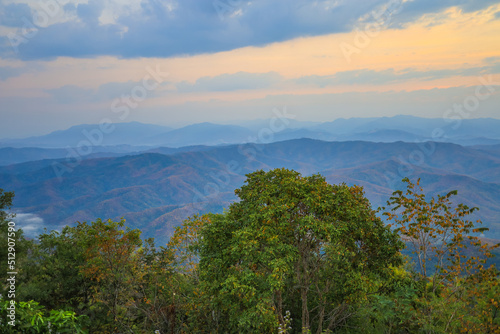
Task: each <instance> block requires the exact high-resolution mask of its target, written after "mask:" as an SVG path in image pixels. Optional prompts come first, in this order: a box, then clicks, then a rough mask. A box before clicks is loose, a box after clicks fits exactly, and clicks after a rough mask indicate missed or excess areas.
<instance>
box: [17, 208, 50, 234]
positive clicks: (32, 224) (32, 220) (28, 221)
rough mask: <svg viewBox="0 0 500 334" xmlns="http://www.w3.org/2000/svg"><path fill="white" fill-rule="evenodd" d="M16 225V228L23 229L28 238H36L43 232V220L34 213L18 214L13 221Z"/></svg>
mask: <svg viewBox="0 0 500 334" xmlns="http://www.w3.org/2000/svg"><path fill="white" fill-rule="evenodd" d="M12 220H13V221H14V222H15V223H16V228H21V229H22V230H23V232H24V234H25V235H26V236H28V237H35V236H36V235H37V234H38V233H39V232H41V231H43V228H44V226H43V218H41V217H40V216H38V215H36V214H34V213H16V216H15V217H14V218H13V219H12Z"/></svg>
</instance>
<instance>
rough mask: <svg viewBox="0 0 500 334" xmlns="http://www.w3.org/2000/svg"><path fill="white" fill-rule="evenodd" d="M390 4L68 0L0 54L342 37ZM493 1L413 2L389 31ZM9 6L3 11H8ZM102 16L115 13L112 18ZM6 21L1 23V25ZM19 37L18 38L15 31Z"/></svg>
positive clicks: (43, 55) (139, 50)
mask: <svg viewBox="0 0 500 334" xmlns="http://www.w3.org/2000/svg"><path fill="white" fill-rule="evenodd" d="M391 2H394V0H392V1H389V0H363V1H362V0H354V1H347V0H318V1H309V0H296V1H289V0H257V1H246V0H239V1H233V0H216V1H199V0H183V1H174V0H167V1H160V0H143V1H142V2H140V4H138V3H135V4H134V5H132V4H131V3H130V4H129V3H128V1H125V2H120V1H118V0H110V1H98V0H90V1H89V2H88V3H87V4H82V3H80V4H76V3H75V0H73V1H70V2H69V3H67V4H66V5H65V6H64V7H63V11H62V14H61V15H63V18H62V19H58V20H55V21H54V22H50V24H49V25H48V26H46V27H38V30H37V31H36V33H34V36H32V37H30V38H27V39H26V40H23V42H22V43H21V44H20V45H19V53H17V54H15V53H13V52H12V47H11V45H10V41H9V39H8V37H7V36H5V35H4V36H0V57H4V58H5V57H18V58H22V59H51V58H56V57H60V56H68V57H96V56H100V55H111V56H117V57H123V58H134V57H171V56H179V55H186V54H188V55H193V54H201V53H213V52H220V51H227V50H232V49H235V48H240V47H245V46H262V45H266V44H269V43H274V42H281V41H285V40H289V39H292V38H297V37H303V36H318V35H324V34H330V33H338V32H347V31H350V30H352V29H353V28H354V27H355V26H356V23H358V22H359V21H360V20H362V19H363V18H366V17H369V16H370V13H372V12H373V11H374V10H376V9H380V8H381V7H383V6H384V5H387V4H388V3H391ZM494 3H497V1H493V0H459V1H456V0H443V1H435V0H420V1H407V2H404V3H402V4H401V6H400V8H399V9H398V11H397V13H394V15H393V17H392V18H391V22H392V25H393V26H398V25H399V26H402V25H404V24H406V23H409V22H413V21H415V20H417V19H419V18H420V17H422V16H423V15H425V14H427V13H436V12H440V11H443V10H445V9H447V8H449V7H453V6H458V7H460V8H461V9H462V10H463V11H474V10H480V9H483V8H486V7H488V6H490V5H492V4H494ZM7 7H8V9H7ZM30 10H31V11H33V10H34V9H30V8H29V7H27V5H25V4H23V5H15V6H14V5H13V6H11V5H9V6H4V7H3V10H2V11H1V12H0V22H2V23H1V24H3V25H11V26H15V27H20V25H22V24H23V21H22V20H21V18H22V17H25V16H26V15H29V11H30ZM109 13H114V14H113V15H111V14H109ZM3 22H7V23H3ZM18 35H19V36H21V37H23V35H22V29H19V30H18Z"/></svg>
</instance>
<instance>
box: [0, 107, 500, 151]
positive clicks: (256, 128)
mask: <svg viewBox="0 0 500 334" xmlns="http://www.w3.org/2000/svg"><path fill="white" fill-rule="evenodd" d="M275 121H276V119H274V120H257V121H248V122H247V123H246V125H245V122H238V124H237V125H231V124H223V125H222V124H214V123H208V122H205V123H197V124H191V125H188V126H184V127H182V128H178V129H173V128H170V127H166V126H159V125H153V124H143V123H139V122H130V123H116V124H112V125H108V126H109V127H112V128H113V130H112V131H109V132H106V133H104V132H101V133H100V134H99V129H100V126H99V125H95V124H94V125H89V124H87V125H78V126H73V127H71V128H69V129H67V130H61V131H55V132H52V133H50V134H47V135H44V136H38V137H30V138H25V139H12V140H8V139H0V147H15V148H21V147H39V148H66V147H77V146H78V145H79V144H81V143H82V141H91V142H92V140H94V141H98V144H95V143H93V146H116V145H132V146H149V147H150V148H153V147H160V146H167V147H173V148H178V147H184V146H190V145H212V146H213V145H228V144H239V143H247V142H257V143H268V142H274V141H282V140H290V139H300V138H311V139H320V140H326V141H352V140H365V141H373V142H396V141H407V142H423V141H429V140H430V141H442V142H450V143H457V144H460V145H482V144H486V145H493V144H500V130H499V129H500V120H499V119H493V118H480V119H463V120H455V119H442V118H435V119H433V118H419V117H414V116H403V115H400V116H394V117H379V118H350V119H342V118H340V119H336V120H334V121H332V122H324V123H316V122H301V121H297V120H293V119H286V120H285V121H283V122H282V123H283V124H280V126H279V127H277V126H276V125H275V123H276V122H275ZM283 125H286V126H283ZM263 133H264V134H265V136H263ZM92 136H93V138H89V137H92ZM0 157H1V154H0Z"/></svg>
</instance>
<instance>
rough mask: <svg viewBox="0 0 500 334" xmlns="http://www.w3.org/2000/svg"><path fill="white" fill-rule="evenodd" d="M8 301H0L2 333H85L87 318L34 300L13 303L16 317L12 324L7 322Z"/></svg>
mask: <svg viewBox="0 0 500 334" xmlns="http://www.w3.org/2000/svg"><path fill="white" fill-rule="evenodd" d="M9 306H10V302H9V301H8V300H5V301H3V302H1V303H0V315H1V319H2V320H1V322H0V329H1V332H2V333H5V334H9V333H26V334H32V333H33V334H35V333H37V334H38V333H61V334H62V333H68V334H69V333H71V334H84V333H87V329H86V328H87V326H88V318H87V317H86V316H83V315H82V316H77V315H76V314H75V312H73V311H65V310H50V311H48V310H47V309H45V307H43V306H41V305H39V303H37V302H35V301H28V302H19V303H16V305H15V310H16V319H15V323H14V326H12V325H11V324H9V323H7V322H6V321H5V319H7V321H10V319H9V318H7V314H9V310H8V307H9Z"/></svg>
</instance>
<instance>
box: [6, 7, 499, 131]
mask: <svg viewBox="0 0 500 334" xmlns="http://www.w3.org/2000/svg"><path fill="white" fill-rule="evenodd" d="M499 106H500V1H491V0H455V1H453V0H440V1H436V0H363V1H361V0H319V1H313V0H253V1H245V0H182V1H180V0H179V1H176V0H88V1H87V0H24V1H23V0H0V138H19V137H26V136H32V135H41V134H46V133H49V132H51V131H55V130H61V129H66V128H68V127H70V126H73V125H77V124H97V123H99V122H103V121H112V122H131V121H139V122H144V123H152V124H161V125H168V126H174V127H178V126H183V125H187V124H192V123H199V122H214V123H224V124H229V123H237V122H241V121H244V120H252V119H266V118H271V117H273V115H274V114H273V110H276V108H278V109H279V110H286V113H287V115H288V116H287V117H290V118H294V119H296V120H300V121H315V122H324V121H332V120H335V119H337V118H350V117H380V116H393V115H414V116H420V117H431V118H441V117H444V118H451V119H453V118H479V117H493V118H500V108H499Z"/></svg>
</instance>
